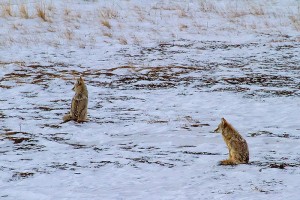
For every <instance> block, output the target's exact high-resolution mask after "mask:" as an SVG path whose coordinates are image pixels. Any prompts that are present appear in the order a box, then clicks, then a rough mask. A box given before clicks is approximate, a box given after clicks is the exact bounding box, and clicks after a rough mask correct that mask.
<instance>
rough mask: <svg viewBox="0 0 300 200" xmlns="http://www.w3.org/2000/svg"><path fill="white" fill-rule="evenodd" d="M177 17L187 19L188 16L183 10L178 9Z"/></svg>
mask: <svg viewBox="0 0 300 200" xmlns="http://www.w3.org/2000/svg"><path fill="white" fill-rule="evenodd" d="M178 16H179V17H181V18H185V17H188V14H187V12H186V11H185V10H184V9H183V8H179V9H178Z"/></svg>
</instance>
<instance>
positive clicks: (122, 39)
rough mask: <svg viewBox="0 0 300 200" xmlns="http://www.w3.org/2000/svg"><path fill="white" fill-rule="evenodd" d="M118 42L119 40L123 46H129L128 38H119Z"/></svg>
mask: <svg viewBox="0 0 300 200" xmlns="http://www.w3.org/2000/svg"><path fill="white" fill-rule="evenodd" d="M118 40H119V43H120V44H122V45H126V44H128V42H127V40H126V38H124V37H120V38H118Z"/></svg>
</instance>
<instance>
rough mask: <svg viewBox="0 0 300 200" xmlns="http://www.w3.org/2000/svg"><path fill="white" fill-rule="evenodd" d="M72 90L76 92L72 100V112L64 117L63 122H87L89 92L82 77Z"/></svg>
mask: <svg viewBox="0 0 300 200" xmlns="http://www.w3.org/2000/svg"><path fill="white" fill-rule="evenodd" d="M72 90H74V91H75V95H74V97H73V99H72V104H71V110H70V112H69V113H68V114H66V115H65V116H64V117H63V121H64V122H68V121H70V120H74V121H77V122H85V121H86V118H87V105H88V91H87V88H86V85H85V83H84V80H83V78H82V77H80V78H78V79H77V81H76V83H75V85H74V87H73V89H72Z"/></svg>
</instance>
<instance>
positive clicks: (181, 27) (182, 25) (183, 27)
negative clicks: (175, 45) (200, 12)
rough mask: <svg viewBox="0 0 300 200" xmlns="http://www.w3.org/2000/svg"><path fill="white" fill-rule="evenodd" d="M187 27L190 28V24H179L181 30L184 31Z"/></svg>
mask: <svg viewBox="0 0 300 200" xmlns="http://www.w3.org/2000/svg"><path fill="white" fill-rule="evenodd" d="M187 28H188V26H187V25H185V24H180V26H179V30H180V31H184V30H186V29H187Z"/></svg>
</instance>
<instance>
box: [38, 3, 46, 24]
mask: <svg viewBox="0 0 300 200" xmlns="http://www.w3.org/2000/svg"><path fill="white" fill-rule="evenodd" d="M35 9H36V14H37V16H38V17H39V18H41V19H42V20H43V21H44V22H47V21H49V20H48V17H47V15H46V5H45V3H44V2H41V3H40V4H38V5H36V7H35Z"/></svg>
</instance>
